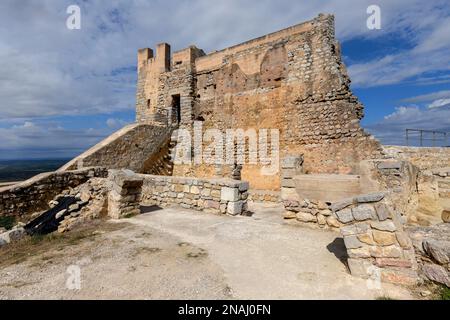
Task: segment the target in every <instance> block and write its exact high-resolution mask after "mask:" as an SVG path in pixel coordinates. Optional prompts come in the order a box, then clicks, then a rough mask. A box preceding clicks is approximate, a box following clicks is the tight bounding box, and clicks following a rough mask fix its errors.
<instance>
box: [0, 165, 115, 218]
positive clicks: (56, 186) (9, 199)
mask: <svg viewBox="0 0 450 320" xmlns="http://www.w3.org/2000/svg"><path fill="white" fill-rule="evenodd" d="M106 175H107V170H106V169H104V168H101V167H96V168H84V169H80V170H73V171H63V172H57V171H56V172H48V173H42V174H39V175H37V176H35V177H33V178H31V179H29V180H27V181H24V182H22V183H20V184H16V185H13V186H10V187H6V188H2V189H0V215H13V216H19V217H22V216H26V215H28V214H31V213H34V212H38V211H40V210H43V209H48V202H49V201H50V200H52V199H53V198H54V197H55V196H56V195H58V194H60V193H61V192H62V191H64V190H67V189H69V188H74V187H76V186H78V185H80V184H82V183H84V182H86V181H87V180H89V179H90V178H93V177H105V176H106Z"/></svg>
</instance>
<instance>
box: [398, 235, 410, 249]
mask: <svg viewBox="0 0 450 320" xmlns="http://www.w3.org/2000/svg"><path fill="white" fill-rule="evenodd" d="M395 236H396V237H397V241H398V243H399V244H400V246H401V247H402V248H404V249H410V248H411V247H412V242H411V239H410V238H409V237H408V235H407V234H406V233H405V232H396V233H395Z"/></svg>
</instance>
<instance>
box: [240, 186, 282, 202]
mask: <svg viewBox="0 0 450 320" xmlns="http://www.w3.org/2000/svg"><path fill="white" fill-rule="evenodd" d="M248 200H249V201H254V202H267V203H279V202H280V201H281V196H280V192H279V191H272V190H256V189H250V190H249V191H248Z"/></svg>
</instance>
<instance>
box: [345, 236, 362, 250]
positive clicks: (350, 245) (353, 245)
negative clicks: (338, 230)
mask: <svg viewBox="0 0 450 320" xmlns="http://www.w3.org/2000/svg"><path fill="white" fill-rule="evenodd" d="M344 243H345V247H346V248H347V249H357V248H361V247H362V246H363V244H362V243H361V241H359V240H358V238H357V237H356V236H345V237H344Z"/></svg>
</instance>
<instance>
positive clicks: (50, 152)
mask: <svg viewBox="0 0 450 320" xmlns="http://www.w3.org/2000/svg"><path fill="white" fill-rule="evenodd" d="M110 133H111V130H99V129H92V128H90V129H86V130H67V129H64V128H62V127H61V126H59V125H57V124H52V123H43V124H36V123H34V122H31V121H26V122H24V123H22V124H20V125H19V124H16V125H13V126H11V127H9V128H0V136H1V137H2V144H1V145H0V155H1V158H2V159H5V158H16V157H20V158H35V157H50V158H54V157H72V156H73V155H74V154H79V153H81V152H82V151H84V150H85V149H87V148H88V147H90V146H92V145H94V144H95V143H97V142H98V141H99V140H101V139H102V138H104V137H105V136H107V135H108V134H110Z"/></svg>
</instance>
